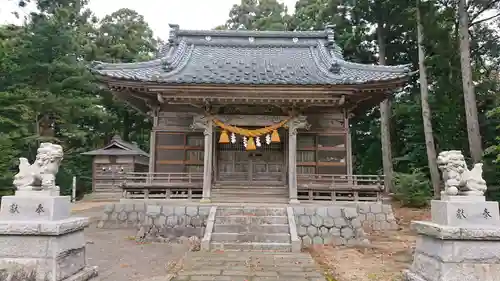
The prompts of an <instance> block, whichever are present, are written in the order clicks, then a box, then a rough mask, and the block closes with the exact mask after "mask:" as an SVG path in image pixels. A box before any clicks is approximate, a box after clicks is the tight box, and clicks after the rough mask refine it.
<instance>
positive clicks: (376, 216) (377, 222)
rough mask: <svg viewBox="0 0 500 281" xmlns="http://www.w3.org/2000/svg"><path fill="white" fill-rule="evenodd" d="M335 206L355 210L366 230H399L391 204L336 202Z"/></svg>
mask: <svg viewBox="0 0 500 281" xmlns="http://www.w3.org/2000/svg"><path fill="white" fill-rule="evenodd" d="M335 206H345V207H349V208H355V209H356V210H357V213H358V214H359V220H360V222H361V225H362V226H363V229H365V230H377V231H378V230H397V229H398V228H399V227H398V224H397V222H396V218H395V217H394V212H393V210H392V206H391V205H390V204H383V203H381V202H335Z"/></svg>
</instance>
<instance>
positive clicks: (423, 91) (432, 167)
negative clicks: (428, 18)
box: [416, 0, 441, 199]
mask: <svg viewBox="0 0 500 281" xmlns="http://www.w3.org/2000/svg"><path fill="white" fill-rule="evenodd" d="M420 5H421V4H420V0H417V5H416V13H417V44H418V69H419V72H420V100H421V104H422V119H423V122H424V135H425V148H426V150H427V162H428V163H429V172H430V176H431V183H432V187H433V190H434V198H436V199H438V198H439V197H440V195H441V180H440V177H439V171H438V167H437V162H436V147H435V145H434V135H433V131H432V120H431V118H432V115H431V109H430V106H429V83H428V81H427V69H426V67H425V57H426V56H425V50H424V31H423V29H424V27H423V25H422V17H421V8H420Z"/></svg>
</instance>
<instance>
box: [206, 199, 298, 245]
mask: <svg viewBox="0 0 500 281" xmlns="http://www.w3.org/2000/svg"><path fill="white" fill-rule="evenodd" d="M210 250H211V251H217V250H223V251H274V252H292V239H291V234H290V225H289V220H288V215H287V208H286V207H283V208H271V207H225V206H219V207H217V212H216V215H215V220H214V227H213V231H212V235H211V240H210ZM298 250H299V251H300V245H299V249H298ZM294 251H297V250H296V247H294Z"/></svg>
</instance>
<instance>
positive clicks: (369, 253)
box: [73, 203, 430, 281]
mask: <svg viewBox="0 0 500 281" xmlns="http://www.w3.org/2000/svg"><path fill="white" fill-rule="evenodd" d="M104 205H105V203H104V204H103V203H79V204H76V205H75V206H74V209H73V213H74V215H76V216H79V215H83V216H90V217H93V218H94V219H95V218H96V217H98V216H100V214H102V210H103V206H104ZM393 208H394V212H395V217H396V219H397V221H398V224H399V226H400V229H399V230H398V231H384V232H373V231H372V232H368V231H366V234H367V235H368V239H369V240H370V242H371V244H370V245H369V246H364V247H362V248H361V247H358V248H345V247H333V246H331V245H323V246H316V247H314V248H311V249H310V252H311V254H312V256H313V257H314V259H315V260H316V261H317V262H318V263H319V264H320V265H321V266H322V267H323V269H324V270H325V275H326V276H327V278H330V279H328V281H399V280H401V271H402V270H403V269H405V268H407V267H408V266H409V265H410V263H411V261H412V255H413V247H414V245H415V239H416V236H415V234H414V233H412V232H411V231H410V229H409V226H410V222H411V221H412V220H429V219H430V211H429V210H422V209H409V208H400V207H399V206H397V205H394V206H393ZM93 221H95V220H93ZM85 235H86V239H87V241H88V245H87V258H88V264H89V265H97V266H99V275H100V279H99V280H102V281H116V280H120V281H128V280H130V281H132V280H133V281H138V280H139V281H141V280H164V278H165V277H166V275H167V272H172V270H173V271H176V269H175V268H176V267H177V266H179V265H181V264H182V259H183V257H184V255H185V254H186V251H187V249H186V248H185V246H183V245H172V244H138V243H136V242H135V241H134V240H131V239H130V237H132V236H134V235H135V231H134V230H111V229H109V230H103V229H97V228H96V227H95V222H93V223H92V225H91V226H90V227H89V228H87V229H86V230H85ZM154 277H156V278H154ZM150 278H152V279H150Z"/></svg>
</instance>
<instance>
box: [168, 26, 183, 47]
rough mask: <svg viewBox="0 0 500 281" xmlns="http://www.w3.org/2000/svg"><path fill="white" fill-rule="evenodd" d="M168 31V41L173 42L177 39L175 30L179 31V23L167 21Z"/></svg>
mask: <svg viewBox="0 0 500 281" xmlns="http://www.w3.org/2000/svg"><path fill="white" fill-rule="evenodd" d="M168 26H169V27H170V32H169V33H168V43H174V42H175V39H177V32H179V29H180V27H179V25H178V24H174V23H169V24H168Z"/></svg>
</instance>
